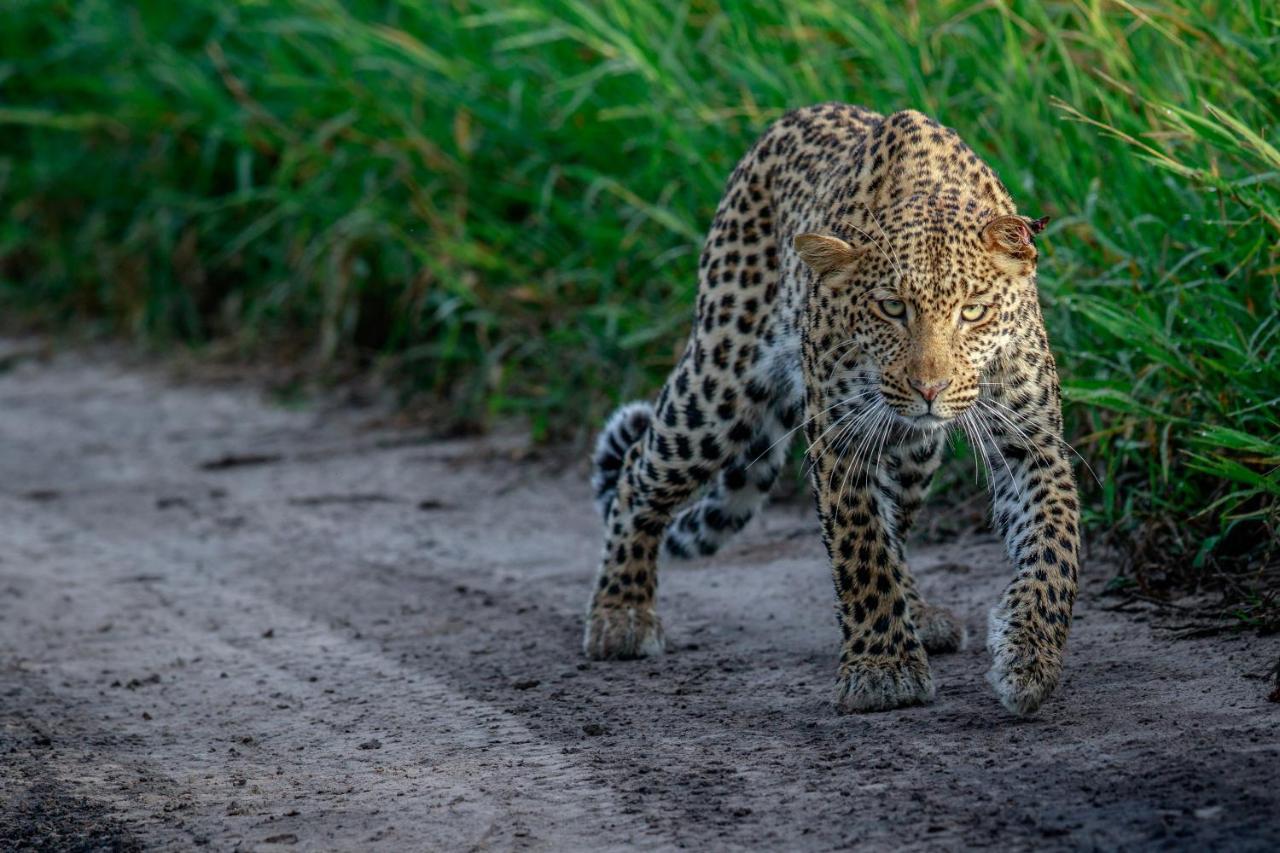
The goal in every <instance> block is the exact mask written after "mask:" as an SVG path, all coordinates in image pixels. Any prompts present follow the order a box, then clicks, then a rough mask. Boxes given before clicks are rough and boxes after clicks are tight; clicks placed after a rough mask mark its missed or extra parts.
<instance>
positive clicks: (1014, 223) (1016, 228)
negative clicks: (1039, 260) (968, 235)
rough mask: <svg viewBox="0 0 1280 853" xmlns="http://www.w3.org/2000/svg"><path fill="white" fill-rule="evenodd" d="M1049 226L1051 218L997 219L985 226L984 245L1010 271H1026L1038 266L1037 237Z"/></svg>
mask: <svg viewBox="0 0 1280 853" xmlns="http://www.w3.org/2000/svg"><path fill="white" fill-rule="evenodd" d="M1048 224H1049V217H1047V216H1044V217H1041V218H1040V219H1031V218H1030V217H1026V216H997V217H996V218H995V219H993V220H991V221H990V222H988V223H987V224H986V225H984V226H982V243H983V245H984V246H986V247H987V251H988V252H991V253H992V254H994V255H995V256H996V257H997V258H998V259H1000V260H1001V261H1002V262H1003V265H1006V266H1012V267H1013V269H1012V270H1011V271H1019V272H1026V271H1029V270H1028V269H1027V268H1028V267H1032V266H1034V265H1035V262H1036V246H1035V242H1034V238H1035V235H1036V234H1039V233H1040V232H1041V231H1043V230H1044V227H1045V226H1046V225H1048Z"/></svg>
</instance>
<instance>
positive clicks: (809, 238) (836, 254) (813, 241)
mask: <svg viewBox="0 0 1280 853" xmlns="http://www.w3.org/2000/svg"><path fill="white" fill-rule="evenodd" d="M792 245H794V246H795V247H796V253H797V254H798V255H800V260H802V261H804V262H805V263H806V264H808V265H809V267H810V268H811V269H812V270H813V271H814V272H816V273H817V274H818V275H820V276H822V275H826V274H827V273H830V272H833V271H835V270H838V269H840V268H842V267H847V266H849V265H850V264H852V263H853V262H854V260H856V259H857V257H858V255H860V254H862V253H861V252H860V251H859V250H857V249H855V248H853V247H852V246H850V245H849V244H848V243H846V242H845V241H843V240H841V239H840V238H839V237H832V236H830V235H828V234H797V235H796V238H795V240H794V241H792Z"/></svg>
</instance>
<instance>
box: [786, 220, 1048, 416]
mask: <svg viewBox="0 0 1280 853" xmlns="http://www.w3.org/2000/svg"><path fill="white" fill-rule="evenodd" d="M872 216H874V215H872ZM861 221H862V222H863V224H864V225H865V226H866V227H862V226H860V225H858V224H857V223H856V222H854V221H853V220H849V221H847V222H842V223H840V224H838V225H837V226H836V227H835V228H833V229H832V230H833V231H836V232H839V233H841V234H843V235H844V236H843V237H842V236H836V235H834V234H800V235H798V236H797V237H796V238H795V242H794V245H795V248H796V251H797V252H798V254H799V255H800V257H801V259H803V260H804V262H805V263H806V264H807V265H808V266H809V267H810V268H811V269H812V270H813V271H814V273H815V276H816V279H817V280H816V282H815V287H816V288H817V290H816V291H815V295H816V296H817V298H818V304H819V305H825V306H827V308H826V309H824V312H825V313H827V314H828V317H829V322H830V324H831V325H830V326H828V329H829V330H830V331H832V332H833V334H834V336H835V338H836V339H837V341H838V342H839V343H844V344H847V346H846V347H845V349H844V352H843V354H841V353H840V352H835V353H833V354H832V357H831V358H830V359H829V362H830V363H831V364H832V366H833V368H834V367H838V368H839V370H836V371H834V372H835V373H837V374H840V375H843V376H846V377H850V378H851V384H852V393H853V394H855V395H856V394H859V393H861V394H862V395H863V396H864V397H874V394H875V392H876V391H878V392H879V395H880V398H881V399H882V400H883V402H884V403H885V404H886V405H887V406H888V407H889V409H890V410H891V411H892V412H894V413H896V414H897V415H898V416H899V417H901V418H902V419H904V420H905V421H907V422H908V423H910V424H912V425H914V426H917V427H921V428H937V427H941V426H944V425H946V424H947V423H949V422H950V421H952V420H953V419H954V418H956V417H958V416H959V415H961V414H963V413H964V412H965V410H967V409H968V408H969V407H970V406H972V405H973V403H974V401H975V400H976V399H978V396H979V394H980V393H981V391H982V382H983V381H984V380H983V379H982V378H981V377H982V376H983V375H984V372H985V371H986V370H987V369H988V368H989V367H990V365H991V363H992V361H993V360H994V359H995V358H996V356H997V354H998V353H999V352H1000V351H1001V350H1002V349H1003V348H1004V347H1005V346H1006V345H1008V344H1009V343H1010V342H1011V341H1012V340H1013V338H1014V337H1015V336H1016V335H1017V333H1018V331H1019V327H1020V325H1021V324H1024V323H1026V321H1027V320H1028V319H1029V315H1028V310H1029V307H1028V306H1029V304H1030V305H1034V301H1035V287H1034V277H1035V264H1036V248H1035V244H1034V242H1033V236H1034V235H1035V233H1036V232H1038V231H1039V230H1041V229H1042V228H1043V227H1044V224H1045V222H1047V219H1044V220H1032V219H1028V218H1026V217H1022V216H1013V215H998V216H997V215H991V214H989V213H983V212H982V211H980V210H976V209H975V208H974V206H973V205H970V206H969V207H968V208H961V207H960V206H959V205H951V206H948V207H939V206H937V205H934V204H930V205H925V204H923V203H921V202H919V201H915V202H912V203H909V204H907V205H905V207H904V209H902V210H888V211H884V212H883V215H882V216H874V218H867V219H863V220H861ZM881 222H884V223H885V227H884V228H881V227H880V223H881ZM846 238H847V239H846ZM841 338H843V340H839V339H841Z"/></svg>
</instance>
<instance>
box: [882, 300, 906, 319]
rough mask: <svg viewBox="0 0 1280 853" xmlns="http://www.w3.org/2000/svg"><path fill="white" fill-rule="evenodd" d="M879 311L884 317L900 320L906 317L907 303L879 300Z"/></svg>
mask: <svg viewBox="0 0 1280 853" xmlns="http://www.w3.org/2000/svg"><path fill="white" fill-rule="evenodd" d="M880 310H881V311H883V312H884V315H885V316H886V317H892V318H893V319H895V320H900V319H902V318H903V317H905V316H907V303H905V302H903V301H902V300H901V299H881V300H880Z"/></svg>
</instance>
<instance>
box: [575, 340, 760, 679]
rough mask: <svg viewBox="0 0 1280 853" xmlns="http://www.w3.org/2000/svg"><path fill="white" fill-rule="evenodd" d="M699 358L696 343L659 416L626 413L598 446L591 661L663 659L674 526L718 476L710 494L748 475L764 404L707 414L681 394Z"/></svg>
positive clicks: (633, 408) (636, 407)
mask: <svg viewBox="0 0 1280 853" xmlns="http://www.w3.org/2000/svg"><path fill="white" fill-rule="evenodd" d="M695 350H696V343H695V344H691V346H690V350H689V353H686V356H685V357H684V358H683V359H682V360H681V362H680V364H679V365H678V366H677V367H676V370H675V372H674V373H673V374H672V376H671V378H670V379H669V380H668V382H667V385H666V387H664V389H663V391H662V394H661V395H660V396H659V398H658V402H657V404H656V405H655V406H654V407H653V409H652V410H650V409H649V408H648V407H647V406H645V405H644V404H634V403H633V404H629V405H628V406H626V407H623V408H622V409H620V410H619V411H618V412H617V413H616V414H615V415H614V417H613V418H611V419H610V422H609V424H608V426H607V427H606V430H605V432H604V433H602V435H601V437H600V440H599V442H598V443H597V452H596V456H595V465H596V472H595V476H594V478H593V479H594V483H595V488H596V499H597V504H598V506H599V507H600V509H601V511H602V513H603V515H604V524H605V547H604V555H603V559H602V561H601V567H600V571H599V574H598V575H597V579H596V584H595V589H594V591H593V594H592V598H591V604H590V608H589V611H588V616H587V628H586V634H585V636H584V638H583V648H584V651H585V652H586V653H587V654H588V655H589V656H591V657H594V658H601V659H627V658H638V657H647V656H650V655H655V654H658V653H660V652H662V651H663V648H664V642H665V641H664V637H663V631H662V623H661V621H660V620H659V618H658V615H657V612H656V610H655V607H654V599H655V593H656V591H657V585H658V565H657V559H658V554H659V551H660V549H661V546H662V542H663V538H664V535H665V533H666V531H667V528H668V525H669V524H670V523H671V519H672V517H673V516H674V515H675V513H676V511H677V510H679V509H680V507H681V506H682V505H683V504H685V503H686V502H687V501H688V500H689V498H691V497H692V496H693V495H694V494H695V493H696V492H697V491H698V490H699V489H700V488H702V487H704V486H706V485H707V484H708V483H710V482H711V481H712V479H713V478H717V482H716V485H715V486H714V487H712V490H711V492H710V493H709V494H716V493H717V492H716V490H717V489H719V488H720V487H721V486H722V485H723V483H724V482H725V480H729V481H731V482H732V483H733V484H735V485H736V483H737V476H738V474H737V473H729V474H726V473H724V472H736V471H740V470H741V469H740V462H741V460H742V459H743V458H744V457H745V456H746V455H747V453H748V452H749V449H750V448H751V447H752V446H753V445H754V443H755V442H754V441H753V439H754V437H755V436H757V435H759V434H761V432H762V427H763V424H764V423H765V422H766V413H767V412H768V406H767V405H766V403H767V399H766V398H763V397H762V398H761V399H760V400H758V401H757V400H754V399H753V398H752V397H751V396H750V395H748V394H746V393H741V394H739V393H736V392H735V393H734V394H733V395H732V400H733V401H732V403H730V404H724V403H721V404H720V405H717V406H712V407H707V406H706V404H705V401H704V400H701V399H698V398H697V397H690V396H689V395H687V394H684V393H682V392H681V389H683V388H687V387H688V386H689V382H690V375H691V374H692V373H693V371H694V370H695V365H694V361H695V360H696V356H695V355H692V354H691V353H694V352H695ZM708 408H709V409H710V411H708ZM752 488H754V486H753V487H752ZM723 494H724V495H726V496H729V495H732V494H733V490H730V491H728V492H724V493H723ZM698 506H703V505H702V504H698V505H695V508H694V510H695V511H697V512H706V513H713V512H714V509H713V508H711V507H710V506H709V505H708V506H704V507H703V509H701V510H699V509H697V507H698Z"/></svg>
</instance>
